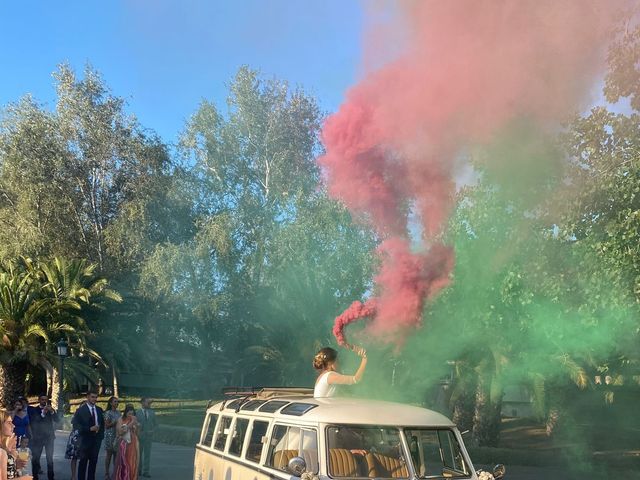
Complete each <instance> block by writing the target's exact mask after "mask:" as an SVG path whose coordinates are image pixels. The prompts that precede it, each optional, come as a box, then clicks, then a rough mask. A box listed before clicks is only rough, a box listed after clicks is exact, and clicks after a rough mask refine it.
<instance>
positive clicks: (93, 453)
mask: <svg viewBox="0 0 640 480" xmlns="http://www.w3.org/2000/svg"><path fill="white" fill-rule="evenodd" d="M97 400H98V394H97V393H96V392H94V391H89V392H88V393H87V402H86V403H85V404H84V405H82V406H81V407H80V408H79V409H78V410H76V413H75V415H74V416H73V420H72V423H73V425H74V426H75V428H77V430H78V438H79V440H80V448H79V458H80V465H79V466H78V480H96V465H97V464H98V453H99V452H100V445H101V444H102V439H103V438H104V415H103V412H102V409H101V408H100V407H98V406H97V405H96V401H97Z"/></svg>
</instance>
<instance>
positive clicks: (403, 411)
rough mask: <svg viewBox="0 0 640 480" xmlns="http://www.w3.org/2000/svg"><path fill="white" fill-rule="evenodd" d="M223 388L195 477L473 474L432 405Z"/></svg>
mask: <svg viewBox="0 0 640 480" xmlns="http://www.w3.org/2000/svg"><path fill="white" fill-rule="evenodd" d="M226 394H227V396H229V398H227V399H226V400H224V401H221V402H219V403H216V404H214V405H212V406H211V407H210V408H208V410H207V415H206V417H205V421H204V425H203V428H202V433H201V436H200V441H199V443H198V445H197V446H196V454H195V460H194V476H193V478H194V480H280V479H282V480H285V479H286V480H296V477H301V476H302V477H303V479H305V480H316V479H318V480H329V479H340V480H342V479H368V478H369V479H413V480H416V479H426V478H459V479H463V478H464V479H477V478H478V477H477V476H476V473H475V471H474V468H473V465H472V464H471V460H470V459H469V455H468V454H467V451H466V449H465V447H464V444H463V441H462V438H461V436H460V432H459V431H458V429H457V428H456V426H455V425H454V424H453V423H452V422H451V421H450V420H448V419H447V418H446V417H444V416H442V415H440V414H439V413H436V412H433V411H431V410H427V409H424V408H418V407H412V406H408V405H402V404H399V403H391V402H381V401H376V400H365V399H358V398H313V391H312V390H310V389H291V388H290V389H286V388H271V389H266V388H265V389H259V390H258V389H249V390H244V391H239V390H237V389H236V390H232V391H227V392H226ZM494 474H495V475H496V478H500V477H501V476H502V475H504V467H503V466H501V465H499V466H496V469H495V471H494Z"/></svg>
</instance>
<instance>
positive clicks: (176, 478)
mask: <svg viewBox="0 0 640 480" xmlns="http://www.w3.org/2000/svg"><path fill="white" fill-rule="evenodd" d="M68 437H69V432H62V431H58V432H56V444H55V447H54V456H53V461H54V470H55V476H56V480H70V478H71V467H70V460H67V459H65V458H64V450H65V447H66V445H67V438H68ZM193 455H194V449H193V448H188V447H179V446H175V445H167V444H165V443H154V444H153V448H152V449H151V472H150V473H151V478H152V479H153V480H191V479H192V478H193ZM40 463H41V465H42V467H43V468H44V469H45V470H46V464H47V461H46V459H45V456H44V451H43V452H42V458H41V460H40ZM111 473H112V474H113V471H112V472H111ZM40 478H41V479H46V478H47V475H46V473H45V474H44V476H42V475H40ZM103 479H104V449H102V450H101V451H100V458H99V459H98V470H97V473H96V480H103ZM141 480H145V479H141Z"/></svg>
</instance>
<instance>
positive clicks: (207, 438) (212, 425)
mask: <svg viewBox="0 0 640 480" xmlns="http://www.w3.org/2000/svg"><path fill="white" fill-rule="evenodd" d="M217 421H218V415H215V414H213V413H210V414H209V415H208V416H207V422H206V424H205V428H204V429H203V430H202V435H203V436H202V440H201V441H200V444H201V445H205V446H207V447H210V446H211V441H212V440H213V433H214V432H215V431H216V422H217Z"/></svg>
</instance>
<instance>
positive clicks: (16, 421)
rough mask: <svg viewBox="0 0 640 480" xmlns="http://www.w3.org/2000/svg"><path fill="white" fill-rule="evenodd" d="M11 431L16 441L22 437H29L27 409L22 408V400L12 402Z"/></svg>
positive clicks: (29, 428)
mask: <svg viewBox="0 0 640 480" xmlns="http://www.w3.org/2000/svg"><path fill="white" fill-rule="evenodd" d="M11 415H12V416H13V433H14V434H15V436H16V438H17V441H18V443H20V439H21V438H22V437H27V438H31V427H30V425H29V415H28V414H27V409H26V408H24V404H23V403H22V400H20V399H18V400H16V401H15V402H14V404H13V412H12V413H11Z"/></svg>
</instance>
